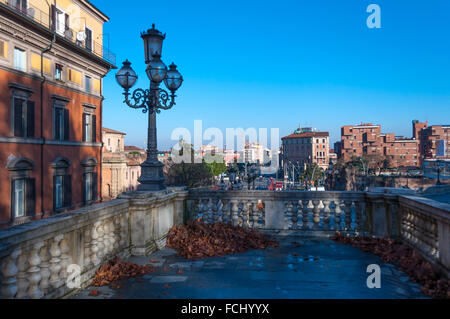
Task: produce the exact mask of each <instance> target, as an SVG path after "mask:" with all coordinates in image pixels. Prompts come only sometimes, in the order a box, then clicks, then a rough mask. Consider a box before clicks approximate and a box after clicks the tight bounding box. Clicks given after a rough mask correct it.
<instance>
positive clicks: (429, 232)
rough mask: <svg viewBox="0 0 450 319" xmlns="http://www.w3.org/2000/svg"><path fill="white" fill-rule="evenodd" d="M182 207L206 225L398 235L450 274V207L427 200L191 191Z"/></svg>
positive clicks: (369, 195)
mask: <svg viewBox="0 0 450 319" xmlns="http://www.w3.org/2000/svg"><path fill="white" fill-rule="evenodd" d="M187 210H188V216H189V217H190V218H192V219H194V218H195V219H199V218H200V219H202V220H203V221H204V222H208V223H213V222H225V223H231V224H233V225H235V226H241V227H245V228H257V229H262V230H277V231H280V230H281V231H286V232H288V233H289V232H295V233H296V234H300V235H301V234H303V235H308V236H309V235H319V236H327V235H331V234H333V233H335V232H336V231H339V232H341V233H344V234H348V235H367V236H380V237H389V238H394V239H398V240H401V241H403V242H406V243H408V244H409V245H411V246H413V247H414V248H416V249H417V250H418V251H419V252H420V253H421V254H422V256H423V257H424V258H425V259H427V260H428V261H430V262H431V263H433V264H434V265H436V266H437V267H438V268H439V269H440V270H441V271H442V272H443V273H445V274H446V275H447V276H450V205H448V204H443V203H439V202H436V201H433V200H429V199H425V198H421V197H413V196H406V195H404V196H403V195H402V196H399V195H398V194H386V193H370V192H301V191H300V192H299V191H284V192H271V191H210V190H191V191H190V192H189V197H188V203H187Z"/></svg>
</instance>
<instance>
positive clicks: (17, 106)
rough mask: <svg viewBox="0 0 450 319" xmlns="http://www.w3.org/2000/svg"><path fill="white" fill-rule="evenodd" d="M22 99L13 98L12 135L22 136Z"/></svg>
mask: <svg viewBox="0 0 450 319" xmlns="http://www.w3.org/2000/svg"><path fill="white" fill-rule="evenodd" d="M22 112H23V100H21V99H18V98H15V99H14V136H23V123H22V118H23V114H22Z"/></svg>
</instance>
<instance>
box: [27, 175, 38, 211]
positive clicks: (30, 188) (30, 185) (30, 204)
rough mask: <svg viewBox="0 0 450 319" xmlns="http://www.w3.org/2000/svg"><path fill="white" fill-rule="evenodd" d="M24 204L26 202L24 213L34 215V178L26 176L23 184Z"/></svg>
mask: <svg viewBox="0 0 450 319" xmlns="http://www.w3.org/2000/svg"><path fill="white" fill-rule="evenodd" d="M25 192H26V197H25V204H26V215H27V216H35V215H36V179H34V178H27V179H26V185H25Z"/></svg>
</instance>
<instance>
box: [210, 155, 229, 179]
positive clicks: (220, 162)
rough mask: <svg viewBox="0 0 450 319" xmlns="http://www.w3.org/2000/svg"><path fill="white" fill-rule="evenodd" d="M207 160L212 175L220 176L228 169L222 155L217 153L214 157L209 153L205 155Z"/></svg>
mask: <svg viewBox="0 0 450 319" xmlns="http://www.w3.org/2000/svg"><path fill="white" fill-rule="evenodd" d="M205 162H206V165H207V166H208V168H209V170H210V172H211V175H212V176H219V175H221V174H223V173H225V172H226V171H227V165H226V164H225V160H224V158H223V157H222V156H219V155H215V156H214V157H213V156H211V155H209V154H207V155H206V156H205Z"/></svg>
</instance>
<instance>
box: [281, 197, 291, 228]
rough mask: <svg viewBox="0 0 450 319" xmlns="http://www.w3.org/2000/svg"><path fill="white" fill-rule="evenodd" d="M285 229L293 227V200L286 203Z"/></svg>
mask: <svg viewBox="0 0 450 319" xmlns="http://www.w3.org/2000/svg"><path fill="white" fill-rule="evenodd" d="M284 207H285V211H284V227H283V228H284V229H292V208H293V205H292V202H291V201H287V202H285V203H284Z"/></svg>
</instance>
